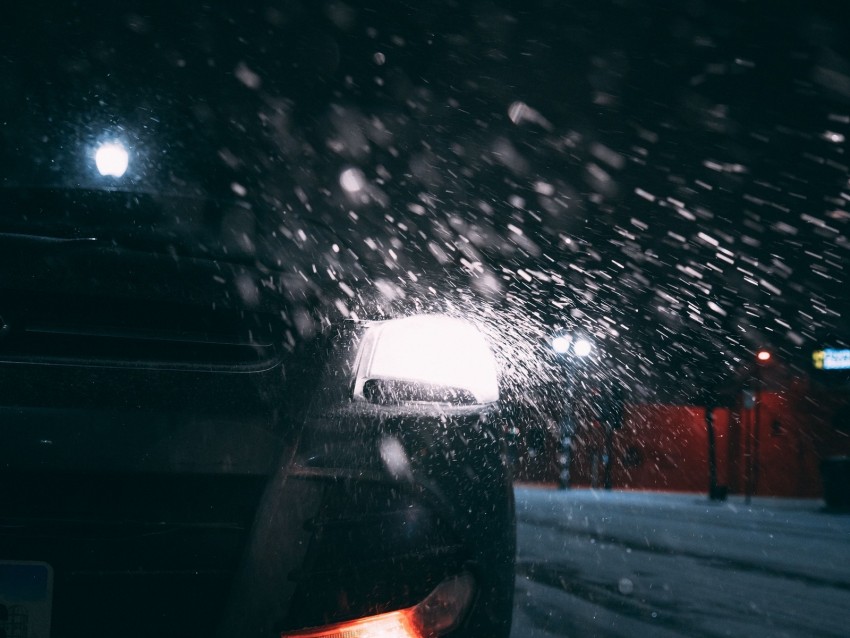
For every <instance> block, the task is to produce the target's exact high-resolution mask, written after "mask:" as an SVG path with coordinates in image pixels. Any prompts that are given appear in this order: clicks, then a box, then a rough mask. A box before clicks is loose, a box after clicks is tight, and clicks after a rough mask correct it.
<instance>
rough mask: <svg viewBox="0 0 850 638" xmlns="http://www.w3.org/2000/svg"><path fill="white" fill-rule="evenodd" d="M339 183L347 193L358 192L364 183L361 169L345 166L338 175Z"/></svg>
mask: <svg viewBox="0 0 850 638" xmlns="http://www.w3.org/2000/svg"><path fill="white" fill-rule="evenodd" d="M339 185H340V186H342V188H343V190H345V191H346V192H348V193H359V192H360V191H362V190H363V187H364V186H365V185H366V178H365V176H364V175H363V171H361V170H359V169H356V168H346V169H345V170H344V171H342V173H341V174H340V176H339Z"/></svg>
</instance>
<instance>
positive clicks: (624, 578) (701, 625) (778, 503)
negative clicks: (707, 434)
mask: <svg viewBox="0 0 850 638" xmlns="http://www.w3.org/2000/svg"><path fill="white" fill-rule="evenodd" d="M516 498H517V517H518V545H519V548H518V554H517V586H516V604H515V608H514V629H513V637H514V638H550V637H553V636H628V637H629V638H634V637H636V636H748V637H751V636H836V637H839V636H840V637H844V636H850V515H846V514H844V515H836V514H828V513H825V512H823V511H822V504H821V502H820V501H813V500H805V501H804V500H793V501H792V500H779V499H764V498H762V499H759V498H756V499H753V503H752V505H751V506H746V505H745V504H744V503H743V501H742V500H741V499H739V498H736V497H733V498H731V499H730V500H729V501H728V502H725V503H710V502H709V501H708V500H707V499H706V498H705V497H703V496H699V495H695V494H654V493H639V492H601V491H591V490H573V491H568V492H563V491H557V490H554V489H546V488H531V487H518V488H517V489H516Z"/></svg>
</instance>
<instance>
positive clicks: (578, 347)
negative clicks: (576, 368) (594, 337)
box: [573, 339, 593, 357]
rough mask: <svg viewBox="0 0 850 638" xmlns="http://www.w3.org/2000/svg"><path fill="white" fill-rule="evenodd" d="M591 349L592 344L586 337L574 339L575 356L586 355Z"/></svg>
mask: <svg viewBox="0 0 850 638" xmlns="http://www.w3.org/2000/svg"><path fill="white" fill-rule="evenodd" d="M592 350H593V344H592V343H590V341H588V340H587V339H576V342H575V343H574V344H573V353H574V354H575V355H576V356H577V357H586V356H588V355H589V354H590V352H591V351H592Z"/></svg>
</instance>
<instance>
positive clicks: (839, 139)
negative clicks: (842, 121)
mask: <svg viewBox="0 0 850 638" xmlns="http://www.w3.org/2000/svg"><path fill="white" fill-rule="evenodd" d="M821 137H823V139H825V140H826V141H827V142H833V143H835V144H842V143H843V142H844V135H843V134H841V133H836V132H835V131H826V132H824V134H823V135H822V136H821Z"/></svg>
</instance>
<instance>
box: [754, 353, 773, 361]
mask: <svg viewBox="0 0 850 638" xmlns="http://www.w3.org/2000/svg"><path fill="white" fill-rule="evenodd" d="M756 359H758V360H759V361H770V352H768V351H767V350H759V351H758V353H757V354H756Z"/></svg>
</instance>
